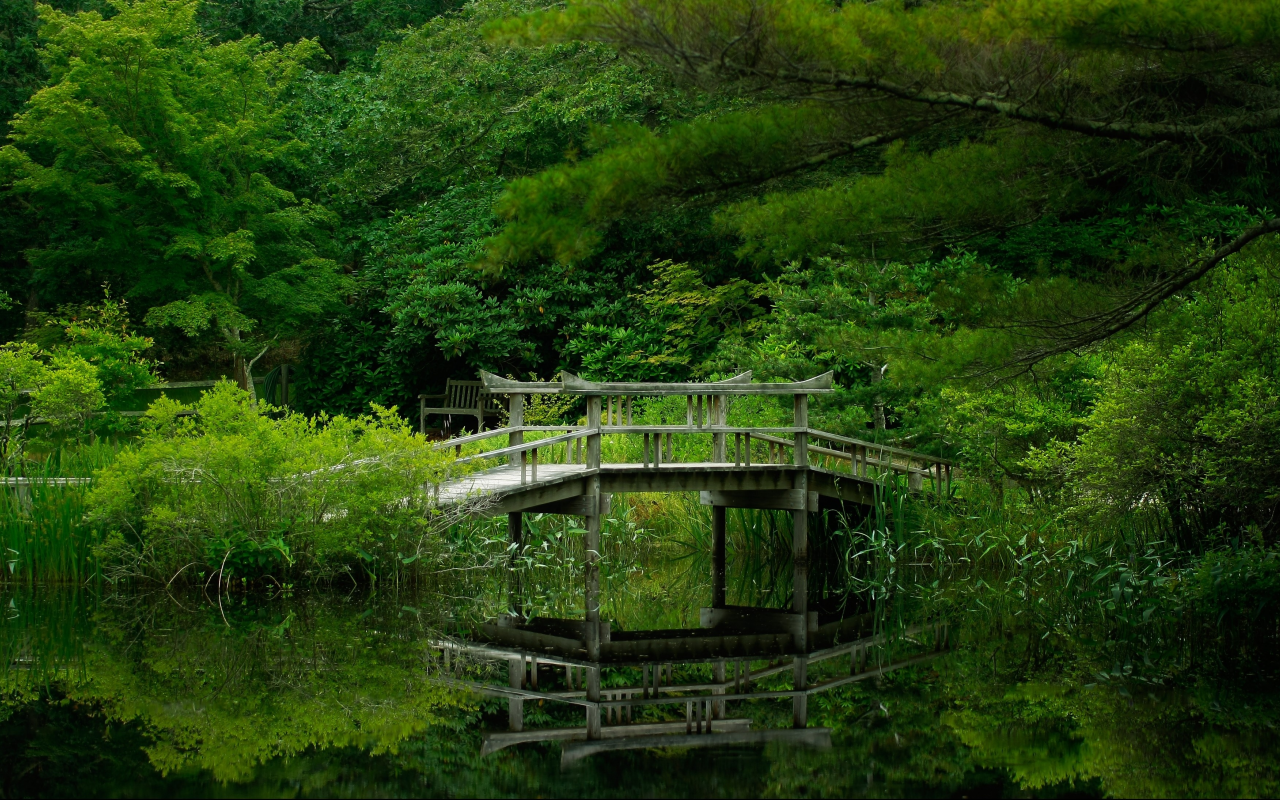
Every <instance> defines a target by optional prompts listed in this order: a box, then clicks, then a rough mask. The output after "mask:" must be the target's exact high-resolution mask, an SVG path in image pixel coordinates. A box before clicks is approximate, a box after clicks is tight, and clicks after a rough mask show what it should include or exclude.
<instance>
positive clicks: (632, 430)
mask: <svg viewBox="0 0 1280 800" xmlns="http://www.w3.org/2000/svg"><path fill="white" fill-rule="evenodd" d="M549 431H567V433H564V434H561V435H559V436H552V437H550V438H547V439H536V440H533V441H529V442H523V443H519V444H514V445H508V446H506V447H503V448H499V449H497V450H487V451H485V452H483V453H476V454H473V455H470V456H466V457H463V458H459V459H458V463H465V462H467V461H472V460H477V459H485V458H498V457H500V456H507V455H515V454H517V453H523V452H528V451H530V450H535V449H539V448H543V447H550V446H552V445H555V444H560V443H562V442H571V441H574V440H576V439H581V438H585V437H587V436H591V435H594V434H597V433H599V434H600V435H612V434H644V433H659V434H661V433H685V434H689V433H704V434H750V435H752V436H755V437H756V438H757V439H759V440H760V441H762V442H769V443H770V444H777V445H781V446H783V447H794V446H795V442H793V441H791V440H789V439H783V438H780V437H778V436H771V435H769V434H778V433H790V434H793V435H794V434H796V433H806V434H808V435H809V436H812V437H814V438H815V439H821V440H823V441H827V442H835V443H838V444H844V445H852V446H854V447H861V448H863V449H864V453H870V452H875V453H876V454H878V456H879V457H877V458H875V459H874V461H872V460H871V459H870V458H868V457H867V456H866V455H864V460H867V461H868V463H874V464H875V465H876V466H879V467H887V468H889V469H893V470H896V471H899V472H922V473H925V474H931V472H930V470H928V469H920V468H918V467H915V466H914V465H912V464H910V463H908V464H906V465H902V464H897V463H895V462H894V461H893V460H892V458H890V459H887V460H886V459H885V458H884V456H885V455H890V456H895V455H896V456H902V457H903V458H906V459H910V460H912V461H922V462H925V463H928V464H933V465H938V466H940V467H950V466H952V462H951V461H949V460H948V459H945V458H940V457H938V456H932V455H929V454H927V453H920V452H917V451H914V450H906V449H904V448H901V447H892V446H889V445H883V444H877V443H875V442H868V441H865V440H862V439H854V438H852V437H849V436H841V435H839V434H835V433H829V432H827V431H822V430H818V429H817V428H808V427H799V428H798V427H794V426H770V427H752V426H740V425H704V426H702V427H700V428H699V427H697V426H696V425H601V426H600V427H598V428H588V427H587V426H585V425H521V426H516V427H510V428H495V429H493V430H490V431H483V432H481V433H474V434H471V435H469V436H460V437H458V438H456V439H449V440H447V441H444V442H441V443H439V444H437V445H436V446H435V447H436V449H443V448H446V447H454V448H461V447H462V446H463V445H465V444H471V443H474V442H479V441H484V440H486V439H491V438H494V437H497V436H507V435H510V434H513V433H538V432H549ZM808 449H810V450H813V451H815V452H819V453H821V454H822V455H827V456H833V457H836V458H844V459H847V460H850V461H852V460H853V459H854V454H853V453H850V452H847V451H844V450H835V449H831V448H826V447H821V446H819V445H814V444H810V445H808Z"/></svg>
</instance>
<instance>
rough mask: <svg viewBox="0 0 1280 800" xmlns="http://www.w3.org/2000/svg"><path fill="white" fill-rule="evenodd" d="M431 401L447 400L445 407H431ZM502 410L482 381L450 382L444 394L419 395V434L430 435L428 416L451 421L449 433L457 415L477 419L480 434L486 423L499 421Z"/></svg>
mask: <svg viewBox="0 0 1280 800" xmlns="http://www.w3.org/2000/svg"><path fill="white" fill-rule="evenodd" d="M428 400H443V401H444V405H441V406H434V407H428V406H427V401H428ZM500 412H501V406H500V405H499V404H498V398H497V396H495V395H492V394H490V393H489V392H487V391H485V389H484V386H483V385H482V384H481V383H480V381H456V380H454V379H453V378H450V379H449V380H448V382H447V383H446V384H445V387H444V392H443V393H441V394H420V395H418V431H419V432H420V433H424V434H425V433H426V432H427V415H428V414H443V415H445V416H446V417H447V418H449V419H448V421H446V423H445V427H446V429H449V428H451V423H452V417H453V415H454V414H458V415H463V416H468V417H475V418H476V433H479V432H480V431H481V430H483V429H484V420H485V418H486V417H488V418H490V419H498V418H499V416H500Z"/></svg>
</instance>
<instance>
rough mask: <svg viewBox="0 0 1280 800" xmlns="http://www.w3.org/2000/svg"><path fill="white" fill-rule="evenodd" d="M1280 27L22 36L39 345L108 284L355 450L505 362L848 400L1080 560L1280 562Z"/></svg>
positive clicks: (1082, 22)
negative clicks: (1090, 530)
mask: <svg viewBox="0 0 1280 800" xmlns="http://www.w3.org/2000/svg"><path fill="white" fill-rule="evenodd" d="M1278 25H1280V16H1278V15H1277V12H1276V9H1275V8H1274V7H1273V4H1270V3H1267V2H1256V3H1252V2H1251V3H1243V4H1239V3H1237V4H1229V5H1222V4H1214V3H1207V2H1193V3H1187V2H1182V1H1181V0H1179V2H1173V0H1169V1H1168V2H1164V1H1163V0H1162V1H1161V2H1152V3H1144V4H1136V5H1135V4H1131V3H1123V2H1111V1H1110V0H1107V1H1105V2H1092V1H1087V2H1086V0H1064V2H1057V3H1026V2H1018V1H1017V0H984V1H983V2H978V3H953V2H907V3H898V2H894V3H871V4H866V3H831V2H827V1H826V0H734V1H733V2H721V1H720V0H715V1H714V2H712V1H710V0H708V1H707V2H703V1H702V0H699V1H698V2H683V1H682V2H673V1H672V0H641V1H640V2H625V3H624V2H614V1H613V0H584V1H583V2H573V3H570V4H568V5H565V6H549V5H547V4H545V3H540V2H537V0H474V1H473V2H470V3H465V4H453V3H448V2H441V1H439V0H402V1H401V2H396V3H366V2H348V1H345V0H335V2H331V3H324V4H315V3H302V4H298V3H287V2H275V0H270V1H269V2H265V1H263V2H241V0H205V2H199V1H198V0H108V1H105V2H96V1H95V2H90V1H89V0H77V1H76V2H72V0H60V1H59V2H55V3H53V4H52V5H37V4H34V3H32V4H26V3H15V4H9V5H6V7H5V10H4V11H3V16H2V17H0V41H2V42H3V43H4V46H3V49H2V51H0V75H3V76H4V77H3V81H2V82H0V85H2V86H3V95H2V96H0V114H3V115H4V117H5V122H4V124H5V128H4V133H5V136H6V140H5V142H4V143H3V149H0V187H2V189H0V237H2V238H3V241H4V244H5V246H4V247H3V248H0V291H3V293H4V294H2V295H0V315H3V316H2V317H0V324H2V325H4V326H5V327H6V331H7V334H8V336H7V338H12V339H14V340H15V341H24V342H28V343H33V344H35V345H38V346H39V347H41V348H44V351H43V352H46V353H49V354H52V353H53V350H51V349H50V347H53V346H55V345H56V346H59V347H62V346H65V344H66V342H61V343H53V344H51V343H50V342H48V341H46V339H48V333H49V331H51V330H59V329H66V330H70V328H67V327H66V326H65V325H64V326H61V327H59V325H55V324H51V323H50V320H51V319H53V318H55V317H59V315H61V317H66V316H67V315H66V314H65V313H63V312H62V311H61V310H65V309H74V308H80V307H83V306H84V304H86V303H89V302H91V301H93V300H94V299H95V297H96V296H99V295H98V293H99V292H100V288H99V287H101V286H102V284H104V283H109V284H110V287H111V288H110V291H111V292H112V296H114V297H121V298H125V299H127V300H128V302H129V306H128V311H127V314H128V316H129V320H128V322H129V324H130V325H132V326H133V327H131V328H129V330H131V331H132V330H133V329H134V328H136V329H137V331H138V333H137V334H132V333H131V334H129V335H131V336H138V337H143V336H145V337H148V338H150V339H152V340H154V342H155V348H154V350H152V351H150V354H149V355H148V358H150V359H154V360H158V361H160V362H162V363H161V364H160V366H159V372H160V374H162V375H163V376H164V377H165V378H168V379H170V380H183V379H200V378H214V377H217V376H219V375H230V376H231V377H233V378H234V379H235V380H237V381H238V382H239V384H240V386H241V387H242V388H244V389H246V390H248V391H249V392H250V393H251V394H252V392H253V391H254V383H253V380H252V379H253V373H254V370H259V371H261V367H270V366H273V365H276V364H280V363H284V362H288V363H291V364H292V365H293V367H294V371H293V376H294V377H293V385H294V386H295V387H296V389H297V391H296V394H295V397H294V402H295V404H296V405H297V406H298V407H299V408H300V409H301V410H302V411H305V412H307V413H309V414H316V413H330V414H341V415H346V417H349V418H355V417H358V416H359V415H361V414H364V413H367V412H368V409H369V407H370V403H376V404H378V405H380V406H382V407H386V408H398V409H400V413H401V414H407V413H411V412H410V409H412V408H413V406H415V405H416V396H417V395H418V394H419V393H422V392H431V391H439V390H440V389H441V388H442V387H443V384H444V382H445V380H446V379H448V378H450V377H453V378H464V379H466V378H472V377H473V376H474V375H475V371H476V370H477V369H486V370H492V371H495V372H499V373H504V374H510V375H518V376H522V377H528V376H531V375H534V376H540V377H542V378H547V377H550V376H552V375H553V374H554V373H556V372H557V371H558V370H560V369H571V370H576V371H579V372H581V373H583V374H585V375H588V376H591V377H601V378H603V377H613V378H632V379H685V378H694V379H697V378H702V377H706V376H709V375H713V374H725V373H729V372H732V371H735V370H740V369H753V370H755V371H756V374H757V375H758V376H760V377H763V378H767V379H773V378H803V377H809V376H810V375H812V374H814V373H817V372H820V371H825V370H834V371H835V373H836V378H837V384H838V391H837V392H836V393H835V394H834V395H832V396H830V397H826V398H823V399H821V401H820V402H818V403H816V404H815V409H814V415H815V419H817V420H820V421H821V423H822V424H823V425H824V426H826V427H829V428H831V429H832V430H835V431H838V432H841V433H846V434H850V435H855V436H863V437H872V438H877V439H879V440H882V441H887V442H892V443H896V444H900V445H904V446H909V447H913V448H917V449H921V450H928V451H932V452H936V453H940V454H943V455H946V456H948V457H953V458H955V459H957V460H958V462H959V464H960V469H961V474H962V475H963V476H964V478H965V480H967V481H971V482H972V485H973V486H975V487H976V486H978V485H982V486H984V487H987V488H989V489H990V490H991V491H989V492H986V491H985V489H984V492H983V493H981V496H982V497H987V498H996V500H993V501H992V502H1005V503H1013V504H1023V505H1026V504H1029V505H1031V506H1034V507H1035V508H1037V509H1040V510H1041V511H1045V512H1046V513H1049V514H1050V515H1051V516H1052V517H1053V519H1054V523H1053V524H1054V525H1055V526H1058V527H1059V528H1060V529H1061V530H1063V531H1066V530H1068V529H1070V528H1072V526H1082V525H1083V526H1089V525H1097V524H1100V523H1101V522H1103V521H1106V520H1110V519H1114V518H1115V517H1116V515H1117V514H1129V513H1137V514H1146V515H1149V516H1151V517H1153V518H1155V519H1158V520H1159V524H1161V525H1167V526H1168V529H1169V530H1170V531H1173V532H1174V534H1173V538H1175V539H1176V540H1177V542H1178V543H1179V545H1180V546H1182V547H1186V548H1190V549H1192V550H1204V549H1211V548H1212V547H1214V546H1217V545H1218V544H1222V543H1230V542H1239V541H1247V540H1259V539H1260V540H1261V541H1262V542H1264V543H1267V544H1270V543H1274V542H1275V540H1276V537H1277V533H1278V531H1280V529H1278V528H1277V522H1276V520H1275V514H1274V511H1275V509H1276V507H1277V503H1278V502H1280V499H1278V497H1277V495H1276V490H1275V488H1274V487H1275V486H1276V485H1277V481H1276V480H1275V471H1276V468H1275V463H1274V461H1275V459H1274V457H1273V455H1272V453H1273V451H1274V450H1275V448H1274V446H1273V445H1274V443H1275V441H1276V436H1277V433H1278V431H1277V429H1276V424H1277V423H1276V419H1277V417H1276V414H1277V412H1276V409H1277V407H1278V401H1277V388H1276V385H1275V368H1274V362H1275V341H1274V331H1275V328H1276V325H1275V320H1274V311H1275V298H1274V292H1273V291H1272V287H1273V286H1274V278H1273V276H1274V274H1275V271H1276V269H1277V253H1276V250H1275V245H1274V244H1273V243H1272V242H1271V239H1270V237H1271V236H1272V235H1273V233H1274V232H1275V231H1276V230H1277V229H1280V222H1278V221H1277V220H1276V219H1274V218H1273V217H1272V216H1271V211H1269V209H1272V208H1274V207H1275V206H1276V202H1275V201H1276V198H1275V196H1274V195H1275V190H1274V188H1273V187H1274V186H1275V185H1276V182H1275V180H1274V175H1273V174H1272V173H1273V167H1272V164H1273V163H1274V158H1273V157H1272V156H1273V151H1274V150H1275V147H1276V142H1277V139H1276V130H1277V126H1278V125H1280V109H1278V108H1277V106H1276V104H1275V96H1276V95H1275V89H1276V87H1275V74H1276V71H1275V69H1274V66H1275V63H1276V56H1277V49H1276V47H1277V31H1278V30H1280V28H1278V27H1277V26H1278ZM123 308H124V307H123V306H122V307H121V309H123ZM54 309H61V310H60V311H54ZM120 313H125V312H124V311H123V310H122V311H121V312H120ZM61 317H59V318H61ZM59 335H60V336H63V334H59ZM66 335H70V334H66ZM64 338H65V336H64ZM139 341H140V339H139ZM87 346H88V345H87V344H85V343H84V342H82V343H81V345H78V347H80V350H83V349H84V347H87ZM130 346H132V345H130ZM24 347H26V345H23V344H14V345H10V346H9V347H8V349H7V350H6V351H5V352H7V353H10V354H11V357H12V358H19V357H20V356H19V355H18V354H21V353H27V354H28V355H27V356H21V358H28V359H30V358H34V356H32V355H30V354H31V353H32V352H34V351H30V350H29V349H27V350H24V349H23V348H24ZM71 350H75V348H71V349H69V350H68V351H67V352H71ZM80 350H77V351H76V352H79V353H80V355H79V356H78V357H80V358H82V359H85V360H86V361H87V362H88V363H90V364H93V365H95V368H96V369H97V370H98V371H99V373H100V374H101V375H105V374H106V371H109V368H108V367H106V366H104V364H103V363H99V362H95V361H94V360H93V359H92V358H89V357H88V356H86V355H84V353H83V352H80ZM135 355H137V354H136V353H135ZM58 358H62V356H58ZM139 358H141V357H140V356H139ZM41 359H43V360H42V361H41ZM51 359H52V355H48V356H40V357H39V358H37V359H36V360H37V361H41V363H42V364H44V367H42V368H47V369H54V368H55V366H54V361H53V360H51ZM15 363H16V362H15ZM24 363H26V362H24ZM58 363H59V364H61V363H62V362H58ZM137 363H139V364H140V363H141V361H138V362H137ZM260 365H261V366H260ZM16 368H17V367H15V369H16ZM65 368H66V366H65V365H63V366H58V367H56V369H65ZM130 380H132V379H130ZM113 381H114V382H115V383H114V384H113ZM19 382H20V381H19ZM10 384H12V385H14V386H16V384H14V383H13V381H10ZM113 385H115V386H116V388H114V389H113V388H112V386H113ZM133 385H135V384H132V383H130V382H129V380H125V379H123V378H111V377H108V378H106V382H105V383H103V391H104V392H105V394H104V397H105V405H106V406H108V407H109V406H111V405H112V399H111V393H112V392H113V391H114V392H117V394H120V393H127V392H128V391H129V388H130V387H131V386H133ZM21 388H23V389H30V388H35V387H34V386H23V387H21ZM15 391H16V390H15ZM32 397H34V395H32ZM83 399H84V401H85V402H86V403H89V405H93V403H92V402H90V401H92V400H93V398H92V397H89V396H88V395H86V396H85V398H83ZM24 402H25V401H24ZM94 402H96V401H94ZM9 405H10V406H12V408H11V412H12V413H17V408H18V407H17V406H16V405H15V404H14V403H10V404H9ZM86 408H88V406H86ZM99 410H100V409H98V408H96V407H95V408H92V409H89V411H85V412H77V413H79V415H80V418H82V419H85V420H87V419H90V418H91V417H90V412H97V411H99ZM68 413H69V412H68ZM556 413H564V414H572V413H576V410H574V409H571V408H569V407H567V406H566V407H565V408H563V409H558V410H557V411H556ZM50 416H51V417H52V416H55V415H53V414H52V412H51V413H50ZM63 416H64V417H65V416H66V415H65V414H64V415H63ZM93 418H94V419H96V418H97V417H93ZM100 432H101V430H100ZM153 444H154V443H153ZM153 444H152V445H145V446H153ZM970 494H972V496H974V497H977V496H978V495H979V494H980V493H978V492H976V491H974V492H971V493H970ZM975 502H977V501H975ZM983 502H986V501H983Z"/></svg>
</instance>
